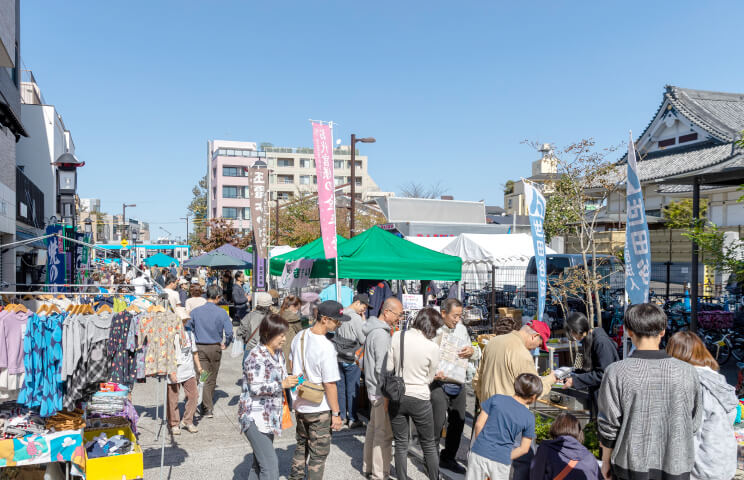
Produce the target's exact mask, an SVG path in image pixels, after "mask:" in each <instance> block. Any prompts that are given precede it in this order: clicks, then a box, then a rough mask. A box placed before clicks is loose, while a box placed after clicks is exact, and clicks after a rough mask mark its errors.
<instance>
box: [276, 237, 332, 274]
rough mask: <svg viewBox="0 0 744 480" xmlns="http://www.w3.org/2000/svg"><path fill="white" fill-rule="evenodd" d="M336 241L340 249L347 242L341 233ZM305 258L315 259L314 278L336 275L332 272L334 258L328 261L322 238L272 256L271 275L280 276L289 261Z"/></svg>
mask: <svg viewBox="0 0 744 480" xmlns="http://www.w3.org/2000/svg"><path fill="white" fill-rule="evenodd" d="M336 242H337V245H338V248H339V249H340V248H341V245H343V244H344V243H346V239H345V238H344V237H342V236H341V235H336ZM303 258H309V259H312V260H315V262H314V264H313V270H312V274H311V276H312V277H313V278H331V277H333V276H334V275H333V273H331V272H332V271H333V270H331V268H333V267H332V264H333V260H332V259H331V260H328V261H326V258H325V252H324V250H323V239H322V238H317V239H315V240H313V241H312V242H310V243H308V244H306V245H303V246H302V247H300V248H297V249H295V250H292V251H290V252H287V253H284V254H282V255H278V256H275V257H271V260H269V273H271V275H275V276H280V275H281V274H282V272H284V265H285V264H286V263H287V262H294V261H295V260H300V259H303ZM316 264H317V265H316Z"/></svg>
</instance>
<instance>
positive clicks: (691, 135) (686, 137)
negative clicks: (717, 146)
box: [679, 133, 698, 143]
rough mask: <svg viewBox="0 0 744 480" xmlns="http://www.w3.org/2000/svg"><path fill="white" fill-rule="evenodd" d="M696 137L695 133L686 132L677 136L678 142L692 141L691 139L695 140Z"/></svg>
mask: <svg viewBox="0 0 744 480" xmlns="http://www.w3.org/2000/svg"><path fill="white" fill-rule="evenodd" d="M697 138H698V134H697V133H688V134H687V135H682V136H681V137H679V143H687V142H692V141H693V140H697Z"/></svg>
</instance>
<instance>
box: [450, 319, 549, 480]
mask: <svg viewBox="0 0 744 480" xmlns="http://www.w3.org/2000/svg"><path fill="white" fill-rule="evenodd" d="M549 338H550V327H548V325H547V324H546V323H545V322H541V321H538V320H533V321H531V322H530V323H528V324H527V325H525V326H523V327H522V328H521V329H520V330H518V331H513V332H510V333H507V334H505V335H499V336H497V337H494V338H492V339H491V340H490V341H489V342H488V345H486V348H484V349H483V358H482V359H481V362H480V365H479V367H478V372H477V374H476V377H475V379H474V380H473V387H474V389H475V394H476V396H477V397H478V400H479V401H481V402H485V401H486V400H488V399H489V398H491V397H492V396H493V395H496V394H499V395H507V396H512V395H514V381H515V380H516V379H517V377H518V376H519V375H521V374H523V373H532V374H537V375H538V376H539V372H537V369H536V368H535V362H534V360H533V358H532V354H531V353H530V352H531V351H532V350H534V349H536V348H538V347H540V346H542V347H543V350H547V349H548V345H547V341H548V339H549ZM540 380H541V381H542V383H543V396H545V395H547V394H549V393H550V389H551V387H552V386H553V384H554V383H555V381H556V378H555V374H554V373H552V372H551V373H550V374H549V375H547V376H545V377H540ZM448 436H449V435H448ZM532 456H533V455H532V452H528V453H527V454H526V455H523V456H521V457H519V458H516V459H514V460H513V461H512V471H513V472H514V477H513V478H514V480H526V479H528V478H529V470H530V460H532Z"/></svg>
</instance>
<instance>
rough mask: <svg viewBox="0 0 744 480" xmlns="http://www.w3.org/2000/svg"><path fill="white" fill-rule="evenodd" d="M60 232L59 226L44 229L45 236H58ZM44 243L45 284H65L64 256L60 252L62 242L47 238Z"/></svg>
mask: <svg viewBox="0 0 744 480" xmlns="http://www.w3.org/2000/svg"><path fill="white" fill-rule="evenodd" d="M61 232H62V227H61V226H60V225H50V226H48V227H47V228H46V234H47V235H52V234H55V233H56V234H59V233H61ZM44 243H45V244H46V248H47V273H46V283H47V284H55V283H62V284H63V283H65V254H64V252H63V251H62V242H61V241H60V239H59V237H57V236H55V237H49V238H47V239H46V240H45V241H44Z"/></svg>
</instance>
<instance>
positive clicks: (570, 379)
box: [563, 377, 573, 388]
mask: <svg viewBox="0 0 744 480" xmlns="http://www.w3.org/2000/svg"><path fill="white" fill-rule="evenodd" d="M571 387H573V377H568V378H567V379H565V380H563V388H571Z"/></svg>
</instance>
